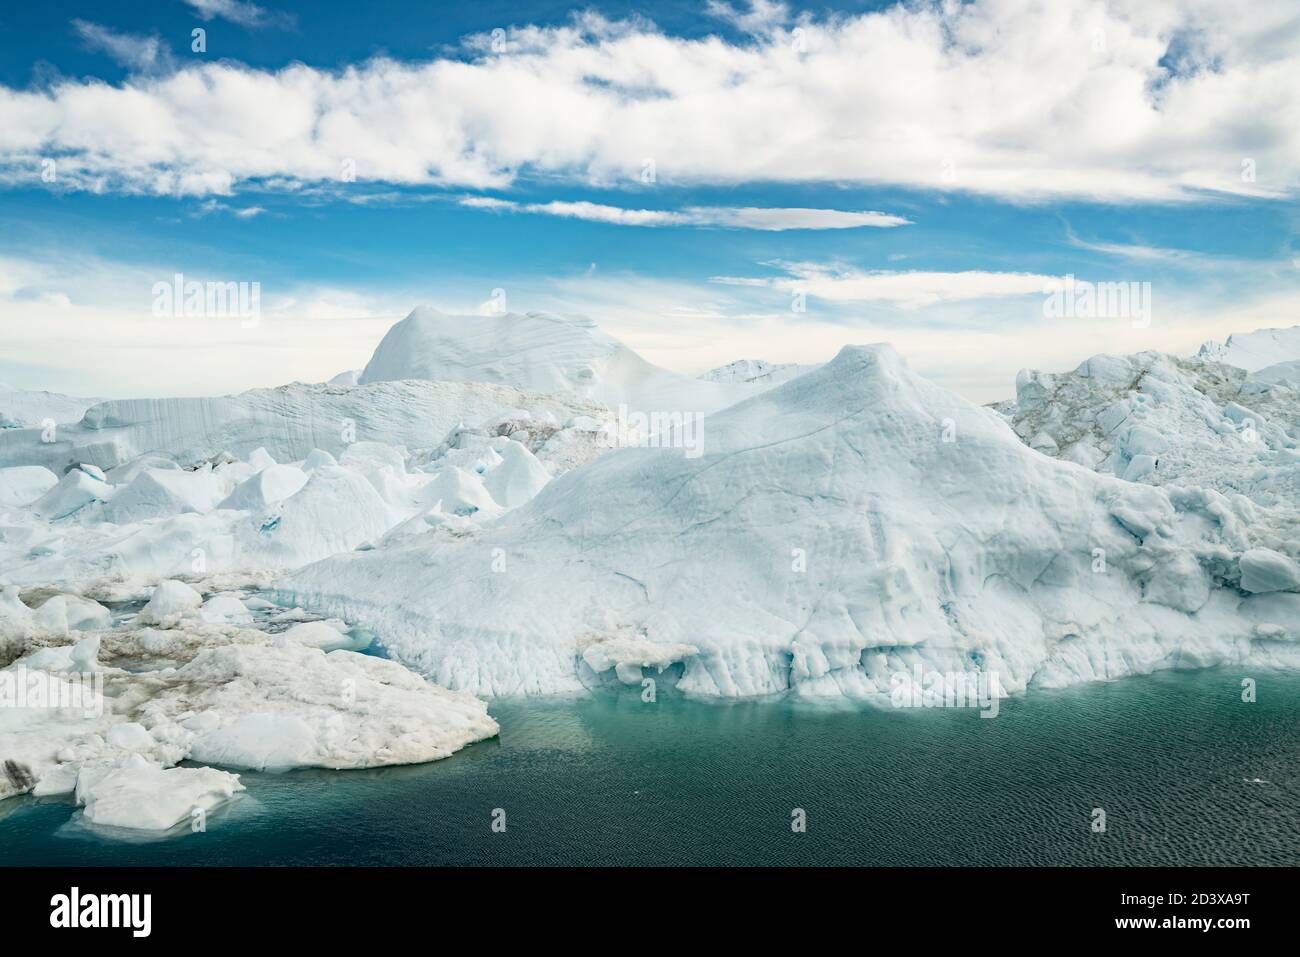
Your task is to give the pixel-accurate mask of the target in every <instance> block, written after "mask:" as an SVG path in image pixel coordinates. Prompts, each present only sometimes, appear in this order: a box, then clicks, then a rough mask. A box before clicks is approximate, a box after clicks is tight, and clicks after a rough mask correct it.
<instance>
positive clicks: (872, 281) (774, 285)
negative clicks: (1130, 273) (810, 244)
mask: <svg viewBox="0 0 1300 957" xmlns="http://www.w3.org/2000/svg"><path fill="white" fill-rule="evenodd" d="M773 265H777V266H779V267H780V268H781V269H782V270H783V271H784V272H785V275H783V276H774V277H758V278H751V277H743V276H715V277H713V279H712V282H715V283H720V284H722V285H730V286H759V287H765V288H769V289H779V290H781V291H783V292H802V293H805V294H807V295H809V296H815V297H816V298H818V299H823V300H826V301H827V302H838V303H852V302H883V303H891V304H893V305H896V306H900V307H902V308H907V309H915V308H918V307H921V306H932V305H936V304H938V303H945V302H959V301H965V300H973V299H1004V298H1009V297H1015V296H1030V295H1038V296H1041V295H1043V294H1044V290H1045V289H1046V288H1047V287H1048V286H1049V285H1050V284H1051V283H1054V282H1060V279H1059V278H1058V277H1054V276H1045V275H1041V274H1038V273H1028V272H986V271H981V270H963V271H961V272H923V271H907V272H902V271H893V270H884V269H882V270H871V271H863V270H858V269H852V268H848V267H839V266H833V265H825V264H820V263H775V264H773Z"/></svg>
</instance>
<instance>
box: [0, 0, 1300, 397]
mask: <svg viewBox="0 0 1300 957" xmlns="http://www.w3.org/2000/svg"><path fill="white" fill-rule="evenodd" d="M195 31H201V32H200V33H198V34H196V33H195ZM1297 89H1300V6H1298V5H1296V4H1295V3H1294V2H1290V0H1288V2H1280V3H1273V2H1267V0H1265V2H1260V3H1255V4H1251V5H1250V7H1249V8H1248V9H1247V10H1243V9H1242V8H1240V7H1239V6H1238V5H1236V4H1232V3H1226V2H1208V0H1178V2H1175V0H1151V2H1140V3H1138V2H1135V3H1106V2H1101V0H1056V2H1052V3H1041V2H1040V3H1033V2H1028V0H972V2H969V3H956V2H937V3H930V2H912V3H906V4H901V5H900V4H888V3H873V2H863V3H839V4H800V3H778V2H774V0H757V2H754V3H752V4H751V3H749V2H746V0H736V2H734V3H726V2H721V0H703V2H679V0H673V2H660V3H656V4H653V5H646V6H645V7H644V8H638V7H636V6H634V5H631V4H627V3H593V4H590V5H585V6H573V5H570V4H564V3H540V2H511V3H503V2H496V0H480V2H475V3H465V4H451V3H438V4H428V3H399V2H384V0H371V2H367V3H364V4H359V3H355V2H352V0H349V2H313V3H296V2H280V0H265V2H259V3H256V4H255V3H251V2H245V0H153V2H149V3H137V2H131V0H119V2H115V3H113V4H92V3H87V2H65V0H46V2H43V3H41V4H23V5H19V4H7V5H5V6H4V7H2V8H0V336H2V338H0V342H2V343H3V345H2V346H0V382H3V383H6V384H8V385H10V386H12V387H17V388H22V389H48V390H51V391H57V392H65V393H70V394H74V395H86V396H135V395H139V396H156V395H211V394H226V393H232V392H237V391H241V390H243V389H246V388H252V387H258V386H273V385H278V384H282V383H284V382H288V381H294V380H298V381H309V382H310V381H323V380H325V379H328V378H329V377H331V376H333V375H335V374H336V373H339V372H341V371H344V370H347V369H355V368H359V367H361V366H363V365H364V364H365V362H366V360H367V359H368V357H369V355H370V352H371V351H372V350H373V348H374V346H375V345H376V344H377V343H378V341H379V339H380V338H381V337H382V336H383V334H384V332H385V331H386V330H387V328H388V327H389V326H391V325H392V323H394V322H395V321H397V320H398V319H400V318H401V317H402V316H403V315H405V314H406V313H407V312H409V311H410V310H411V309H412V308H413V307H415V306H416V305H421V304H427V305H431V306H434V307H436V308H439V309H442V310H444V311H446V312H451V313H457V314H465V315H466V316H467V317H472V316H473V315H475V314H479V313H481V312H483V311H486V310H496V309H501V308H506V309H509V310H510V311H517V312H527V311H532V310H545V311H552V312H561V313H577V314H584V315H588V316H590V317H591V318H593V319H595V320H596V321H597V322H598V323H599V324H600V325H601V326H602V328H604V329H605V330H606V331H607V332H609V333H610V334H612V335H614V336H616V337H618V338H620V339H622V340H623V341H624V342H626V343H627V344H628V345H629V346H631V347H632V348H633V349H635V350H637V351H638V352H640V353H641V354H643V355H644V356H645V357H646V358H648V359H649V360H651V361H653V362H656V363H658V364H660V365H662V366H665V367H668V368H671V369H675V370H678V371H681V372H684V373H689V374H692V375H694V374H698V373H700V372H703V371H705V370H708V369H710V368H713V367H715V366H718V365H722V364H724V363H726V362H729V361H731V360H734V359H739V358H762V359H767V360H770V361H773V362H820V361H824V360H826V359H829V358H830V357H831V356H833V355H834V354H835V352H836V351H838V349H839V348H840V347H842V346H843V345H845V344H848V343H866V342H879V341H890V342H893V343H894V344H895V346H897V347H898V349H899V350H900V351H901V352H902V353H903V354H904V355H905V356H906V357H907V358H908V359H909V361H910V362H911V363H912V364H913V366H914V367H915V368H917V369H918V370H919V371H921V372H922V373H923V374H925V375H928V376H930V377H931V378H933V379H935V380H936V381H939V382H941V383H942V384H944V385H946V386H949V387H951V388H954V389H956V390H958V391H960V392H962V393H963V394H965V395H967V396H968V397H970V398H972V399H974V400H976V401H992V400H994V399H998V398H1003V397H1006V396H1009V395H1010V394H1012V392H1013V390H1014V380H1015V374H1016V372H1017V370H1019V369H1020V368H1024V367H1032V368H1042V369H1048V370H1065V369H1069V368H1073V367H1074V366H1075V365H1077V364H1078V363H1079V362H1080V361H1082V360H1083V359H1085V358H1087V357H1088V356H1090V355H1093V354H1096V353H1099V352H1112V353H1131V352H1137V351H1141V350H1144V349H1160V350H1163V351H1169V352H1174V353H1177V354H1190V353H1192V352H1194V351H1195V349H1196V348H1197V346H1198V345H1199V344H1200V343H1201V342H1203V341H1205V340H1208V339H1222V338H1223V337H1225V336H1226V335H1228V334H1230V333H1232V332H1242V331H1250V330H1253V329H1256V328H1263V327H1277V326H1291V325H1295V324H1297V323H1300V309H1298V308H1297V306H1298V305H1300V232H1298V227H1300V215H1298V213H1300V207H1298V206H1297V202H1296V196H1297V189H1300V97H1297V95H1296V92H1295V91H1296V90H1297ZM177 276H180V277H181V279H180V280H179V281H180V282H181V283H182V284H183V283H191V284H194V283H197V284H201V288H202V289H204V290H207V289H208V284H213V285H216V284H220V287H221V288H225V284H228V283H236V284H239V283H246V284H248V285H247V286H246V287H245V289H246V290H251V289H252V288H253V286H252V284H254V283H256V284H257V286H256V288H257V290H258V295H259V299H258V308H257V309H256V310H255V312H254V313H248V312H247V311H246V312H245V313H244V314H233V313H232V312H231V311H230V310H226V311H223V310H221V309H219V308H213V307H211V306H209V308H207V309H206V310H203V309H200V310H197V312H198V314H196V315H186V314H184V310H183V309H171V308H170V306H169V305H168V306H161V305H160V301H161V297H163V296H164V293H163V292H161V290H162V289H163V288H164V287H167V288H171V287H172V286H173V284H174V282H175V281H177V280H175V277H177ZM1069 277H1072V279H1071V278H1069ZM1071 282H1073V285H1070V283H1071ZM1089 284H1123V286H1122V287H1120V286H1111V287H1100V286H1098V287H1095V288H1099V289H1100V288H1110V289H1112V290H1114V289H1121V288H1122V290H1123V291H1124V294H1125V298H1124V300H1123V301H1122V302H1121V301H1120V300H1117V299H1115V298H1113V297H1112V298H1111V299H1110V300H1109V302H1110V307H1109V308H1100V307H1099V306H1098V305H1097V304H1099V303H1101V302H1102V301H1103V297H1101V296H1098V297H1094V298H1089V297H1080V296H1079V295H1077V293H1078V292H1080V291H1081V290H1083V289H1084V288H1085V287H1089ZM182 288H184V286H182ZM1066 290H1069V294H1068V295H1066V294H1065V292H1064V291H1066ZM1089 302H1091V303H1093V305H1092V306H1089V305H1088V304H1087V303H1089ZM177 313H180V314H177ZM466 321H467V322H470V321H472V318H467V319H466Z"/></svg>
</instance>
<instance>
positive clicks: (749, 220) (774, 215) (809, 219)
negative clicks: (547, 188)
mask: <svg viewBox="0 0 1300 957" xmlns="http://www.w3.org/2000/svg"><path fill="white" fill-rule="evenodd" d="M460 203H461V205H462V206H471V207H475V208H478V209H489V210H496V211H501V212H513V213H540V214H543V215H547V216H560V217H563V218H566V219H585V220H589V221H591V222H597V223H613V224H616V225H619V226H715V227H722V228H728V229H758V230H765V231H768V232H780V231H782V230H787V229H856V228H858V227H861V226H874V227H878V228H889V227H892V226H907V225H910V224H911V220H908V219H904V218H903V217H902V216H891V215H889V214H887V213H877V212H873V211H861V212H855V211H847V210H840V209H799V208H793V209H791V208H779V207H774V208H760V207H755V206H687V207H686V208H684V209H680V210H666V209H624V208H622V207H620V206H606V205H603V204H600V203H588V202H582V201H580V202H563V201H559V200H555V201H552V202H548V203H517V202H515V201H513V200H506V199H497V198H495V197H491V196H464V197H461V199H460Z"/></svg>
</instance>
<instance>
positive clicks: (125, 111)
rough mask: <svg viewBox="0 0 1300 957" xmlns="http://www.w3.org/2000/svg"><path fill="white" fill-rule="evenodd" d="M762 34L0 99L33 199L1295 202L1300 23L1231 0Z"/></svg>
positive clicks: (504, 41)
mask: <svg viewBox="0 0 1300 957" xmlns="http://www.w3.org/2000/svg"><path fill="white" fill-rule="evenodd" d="M203 2H205V3H213V2H215V0H203ZM207 9H209V10H211V11H215V10H216V7H214V6H209V7H208V8H207ZM759 9H760V8H758V7H754V8H752V9H751V12H758V11H759ZM770 9H771V7H770V6H764V7H763V8H762V10H764V11H770ZM214 15H215V12H214ZM760 19H761V20H762V21H763V22H762V23H758V22H757V21H756V22H755V29H758V28H759V27H760V26H761V28H762V29H761V31H760V32H759V33H758V34H756V35H754V36H749V37H746V38H744V39H741V40H736V41H734V42H732V41H727V40H724V39H721V38H718V37H703V38H682V37H675V36H670V35H666V34H664V33H662V32H659V31H657V30H656V29H655V28H654V27H653V26H651V25H649V24H648V23H645V22H642V21H621V22H618V23H610V22H608V21H605V20H602V19H601V18H599V17H598V16H594V15H584V16H582V17H579V18H577V19H575V20H574V22H573V23H572V24H571V25H569V26H563V27H554V28H552V27H545V28H543V27H521V28H517V29H515V28H512V29H510V30H508V31H503V33H501V34H498V35H497V36H495V37H488V36H482V37H471V38H469V39H468V40H467V41H466V45H465V49H464V50H463V51H461V53H460V54H457V55H447V56H441V57H438V58H435V59H433V60H430V61H427V62H396V61H393V60H391V59H384V58H378V59H373V60H369V61H366V62H363V63H360V64H357V65H354V66H350V67H347V68H344V69H340V70H324V69H316V68H313V67H309V66H305V65H302V64H293V65H290V66H286V67H284V68H283V69H279V70H274V71H268V70H261V69H252V68H249V67H245V66H241V65H239V64H235V63H230V62H205V63H193V64H187V65H186V66H184V67H183V68H182V69H180V70H178V71H177V72H175V73H172V74H170V75H166V76H143V77H132V78H130V79H128V80H126V81H125V82H123V83H120V84H117V85H112V84H105V83H102V82H99V81H94V80H87V81H66V82H63V83H61V84H57V85H56V86H54V87H53V88H52V89H49V90H28V91H18V90H14V89H9V88H4V87H0V127H3V128H4V130H5V137H4V142H3V144H0V179H4V180H7V181H9V182H11V183H12V182H15V181H23V182H28V181H30V179H31V177H32V175H33V173H32V160H33V159H34V158H36V157H39V156H42V155H47V154H54V155H59V156H61V157H62V158H63V159H64V161H65V162H63V163H61V164H60V173H61V182H63V183H65V184H71V185H74V186H75V185H86V186H90V187H93V188H96V189H121V190H128V191H138V192H146V193H173V194H199V195H202V194H220V193H229V192H231V191H233V190H235V189H238V188H240V186H241V185H242V184H245V183H248V182H250V181H266V180H278V181H283V182H298V183H312V182H315V183H320V182H326V181H330V180H336V181H343V182H351V181H352V180H351V179H349V177H355V181H356V182H359V183H366V182H371V183H386V184H392V185H418V186H455V187H461V188H472V189H485V188H503V187H506V186H508V185H509V184H510V183H512V182H513V181H515V180H516V179H517V178H519V177H536V178H544V179H546V180H547V181H551V182H555V181H562V182H572V183H584V184H596V185H604V186H610V185H626V186H628V187H629V188H632V189H642V190H643V189H645V188H646V187H645V184H643V183H642V182H641V179H640V174H641V172H642V170H643V168H644V166H645V164H646V162H647V161H648V160H649V161H653V163H654V164H655V168H656V171H657V181H658V182H660V183H668V184H716V185H727V184H734V183H739V182H754V181H787V182H835V183H847V184H860V185H895V186H902V187H911V188H924V189H934V190H962V191H969V192H972V193H978V194H986V195H993V196H998V197H1004V198H1010V199H1013V200H1039V199H1044V198H1051V197H1079V198H1088V199H1104V200H1108V201H1135V200H1136V201H1172V200H1186V199H1189V198H1196V197H1198V196H1201V195H1203V191H1206V190H1209V191H1217V192H1220V193H1231V194H1241V195H1259V196H1284V195H1289V194H1291V193H1292V192H1293V191H1294V190H1295V189H1296V187H1297V185H1298V184H1300V98H1297V97H1296V96H1295V90H1296V89H1297V88H1300V17H1298V16H1297V15H1296V13H1295V8H1294V4H1292V3H1289V2H1262V3H1260V4H1256V5H1252V7H1251V12H1250V15H1249V16H1242V15H1241V14H1240V11H1239V10H1238V9H1237V7H1236V6H1235V5H1234V4H1232V3H1229V2H1227V0H1151V2H1147V3H1141V4H1138V3H1132V4H1129V3H1119V2H1111V3H1104V2H1099V0H1060V2H1056V3H1051V4H1043V3H1040V2H1036V0H973V2H970V3H960V4H959V3H913V4H906V5H898V6H893V7H889V8H886V9H882V10H878V11H873V12H869V13H864V14H861V15H857V16H847V15H836V16H833V17H830V18H828V19H821V20H818V19H815V18H805V19H803V20H802V21H801V22H800V25H799V27H797V28H794V29H798V30H799V31H800V32H799V34H798V36H797V37H796V36H795V35H794V29H791V28H787V27H786V26H783V25H780V24H779V23H777V22H776V21H777V18H776V17H775V16H774V15H768V14H767V13H764V14H762V16H761V17H760ZM498 41H499V42H498ZM796 41H797V42H796ZM65 171H66V173H67V174H68V176H67V178H66V179H63V178H62V177H63V174H64V172H65Z"/></svg>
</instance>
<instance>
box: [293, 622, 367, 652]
mask: <svg viewBox="0 0 1300 957" xmlns="http://www.w3.org/2000/svg"><path fill="white" fill-rule="evenodd" d="M345 629H346V626H345V625H344V624H343V622H341V621H339V620H338V619H337V618H336V619H332V620H331V621H304V622H302V623H301V624H297V625H294V626H293V627H292V628H289V629H288V630H287V631H285V632H284V633H283V637H284V638H286V639H287V640H289V641H296V642H298V644H300V645H307V646H308V647H310V648H320V649H322V650H324V651H333V650H334V649H335V648H342V647H345V646H347V645H349V644H351V643H352V639H351V637H350V636H349V635H348V633H347V631H346V630H345Z"/></svg>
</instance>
